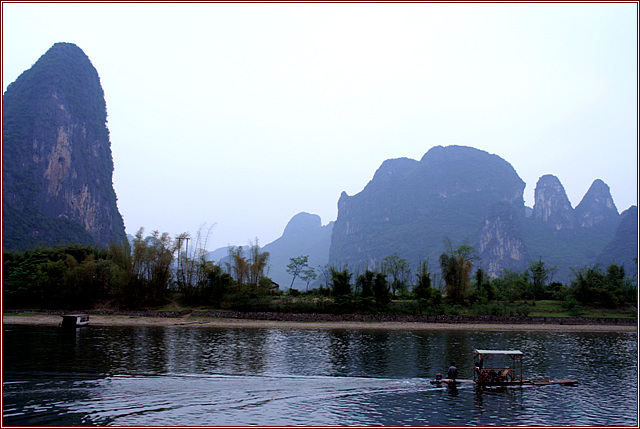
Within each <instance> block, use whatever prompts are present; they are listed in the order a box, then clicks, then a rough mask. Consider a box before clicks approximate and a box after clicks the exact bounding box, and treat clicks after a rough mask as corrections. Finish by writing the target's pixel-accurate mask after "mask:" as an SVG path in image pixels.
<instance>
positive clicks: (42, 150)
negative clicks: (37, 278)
mask: <svg viewBox="0 0 640 429" xmlns="http://www.w3.org/2000/svg"><path fill="white" fill-rule="evenodd" d="M106 123H107V112H106V104H105V100H104V93H103V90H102V87H101V85H100V78H99V76H98V73H97V71H96V69H95V68H94V67H93V65H92V64H91V61H90V60H89V58H88V57H87V56H86V55H85V53H84V52H83V51H82V50H81V49H80V48H79V47H77V46H76V45H74V44H71V43H56V44H54V45H53V46H52V47H51V48H50V49H49V50H48V51H47V52H46V53H45V54H44V55H43V56H42V57H40V59H39V60H38V61H37V62H36V63H35V64H34V65H33V66H32V67H31V68H30V69H29V70H26V71H25V72H23V73H22V74H21V75H20V76H19V77H18V79H17V80H16V81H15V82H13V83H12V84H11V85H9V87H8V88H7V90H6V92H5V94H4V98H3V116H2V125H3V135H2V137H3V146H2V155H3V159H2V179H3V181H2V194H3V207H2V210H3V247H4V248H5V249H7V250H14V251H17V250H24V249H28V248H33V247H35V246H37V245H44V246H52V245H56V244H64V243H77V244H91V245H94V244H97V245H102V246H105V245H108V244H109V243H111V242H122V241H123V240H124V239H125V232H124V223H123V220H122V216H121V215H120V212H119V211H118V207H117V204H116V194H115V191H114V189H113V183H112V175H113V159H112V155H111V143H110V141H109V131H108V129H107V126H106Z"/></svg>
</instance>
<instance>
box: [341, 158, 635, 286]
mask: <svg viewBox="0 0 640 429" xmlns="http://www.w3.org/2000/svg"><path fill="white" fill-rule="evenodd" d="M524 186H525V184H524V182H523V181H522V180H521V179H520V177H519V176H518V175H517V173H516V172H515V170H514V169H513V167H512V166H511V165H510V164H509V163H508V162H507V161H505V160H503V159H502V158H500V157H499V156H497V155H490V154H488V153H487V152H484V151H481V150H477V149H474V148H470V147H461V146H447V147H440V146H438V147H434V148H432V149H430V150H429V151H428V152H427V153H426V154H425V155H424V157H423V158H422V159H421V160H420V161H415V160H411V159H407V158H400V159H391V160H387V161H385V162H383V163H382V165H381V166H380V168H379V169H378V170H377V171H376V172H375V174H374V176H373V178H372V180H371V181H370V182H369V183H368V184H367V186H366V187H365V188H364V189H363V190H362V191H361V192H360V193H358V194H356V195H353V196H348V195H347V194H346V193H344V192H343V193H342V195H341V197H340V200H339V201H338V218H337V220H336V222H335V225H334V228H333V235H332V239H331V249H330V252H329V261H330V263H332V264H337V265H338V266H342V265H348V266H349V267H350V268H351V269H352V270H359V269H362V268H365V267H368V268H379V267H380V263H381V262H382V260H383V259H384V258H385V257H386V256H389V255H391V254H393V253H397V254H398V255H399V256H401V257H403V258H405V259H407V260H409V262H411V263H412V265H413V267H415V266H416V263H417V262H418V261H420V260H425V259H426V260H429V261H430V264H431V267H432V269H434V270H435V271H437V270H438V268H437V267H438V258H439V256H440V254H442V252H444V251H445V246H444V245H443V241H444V239H445V238H449V240H450V241H451V243H452V244H453V246H454V247H456V246H458V245H461V244H467V245H470V246H473V247H474V248H475V249H476V250H477V251H478V254H479V256H480V258H481V259H480V260H479V261H477V262H476V264H475V266H476V268H483V269H484V270H485V271H486V272H487V273H488V274H489V275H490V276H498V275H500V274H501V272H502V270H504V269H513V270H518V271H523V270H524V269H525V268H526V267H527V266H528V265H529V264H530V262H531V261H532V260H538V259H541V260H542V261H544V262H545V263H546V264H547V265H548V266H549V267H557V269H558V271H557V273H556V275H555V277H554V280H558V281H562V282H566V281H568V280H569V279H570V277H571V274H572V271H571V269H572V268H573V267H581V266H590V265H593V264H595V263H596V262H597V261H596V258H597V257H598V255H599V254H601V253H602V252H603V249H604V248H605V246H607V244H608V243H610V242H611V241H612V239H613V237H614V233H615V230H616V228H617V227H618V225H619V224H620V223H621V222H620V215H619V214H618V211H617V208H616V206H615V204H614V203H613V198H612V197H611V193H610V190H609V187H608V186H607V185H606V184H605V183H604V182H603V181H602V180H599V179H597V180H595V181H594V182H593V184H592V185H591V187H590V188H589V191H588V192H587V193H586V194H585V195H584V197H583V198H582V201H581V202H580V204H578V206H577V207H576V208H575V209H574V208H573V207H572V205H571V202H570V201H569V199H568V198H567V194H566V192H565V189H564V187H563V186H562V183H561V182H560V180H559V179H558V178H557V177H555V176H553V175H550V174H547V175H544V176H542V177H541V178H540V179H539V180H538V183H537V184H536V188H535V204H534V207H533V209H530V213H529V214H525V213H526V208H525V207H524V202H523V190H524ZM628 223H629V225H628V226H627V227H625V228H624V231H631V230H634V231H635V235H634V236H637V226H636V225H635V224H631V223H630V222H628ZM627 235H628V234H627ZM620 242H621V241H620V240H618V241H615V242H614V244H612V245H611V246H614V247H615V246H616V243H620ZM611 246H610V247H611ZM615 248H619V249H627V250H625V251H624V252H622V251H621V252H622V253H624V254H625V255H626V256H624V255H622V254H620V255H618V256H617V258H618V259H620V260H624V261H629V260H631V259H632V258H633V257H635V256H634V255H635V252H631V251H628V248H630V246H629V245H627V244H625V245H621V246H617V247H615ZM607 252H608V254H610V253H611V252H610V251H609V250H608V251H607ZM625 252H626V253H625Z"/></svg>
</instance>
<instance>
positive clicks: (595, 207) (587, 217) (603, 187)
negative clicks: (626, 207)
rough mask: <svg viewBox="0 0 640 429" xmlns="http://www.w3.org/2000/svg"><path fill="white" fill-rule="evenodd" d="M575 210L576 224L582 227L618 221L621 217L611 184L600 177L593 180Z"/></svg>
mask: <svg viewBox="0 0 640 429" xmlns="http://www.w3.org/2000/svg"><path fill="white" fill-rule="evenodd" d="M574 212H575V219H576V224H577V225H578V226H580V227H582V228H592V227H594V226H596V225H600V224H606V223H612V222H613V223H617V222H618V221H619V218H620V216H619V214H618V209H617V208H616V205H615V204H614V202H613V197H611V191H610V189H609V186H608V185H607V184H606V183H604V182H603V181H602V180H600V179H596V180H594V181H593V183H592V184H591V187H590V188H589V190H588V191H587V193H586V194H585V195H584V197H583V198H582V201H580V204H578V205H577V206H576V209H575V211H574Z"/></svg>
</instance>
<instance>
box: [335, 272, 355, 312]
mask: <svg viewBox="0 0 640 429" xmlns="http://www.w3.org/2000/svg"><path fill="white" fill-rule="evenodd" d="M331 281H332V283H333V290H332V295H333V300H334V303H335V307H336V310H337V311H338V312H339V313H348V312H350V311H351V273H350V272H349V270H348V269H346V268H345V269H344V270H342V271H338V270H336V269H335V268H331Z"/></svg>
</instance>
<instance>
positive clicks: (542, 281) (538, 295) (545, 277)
mask: <svg viewBox="0 0 640 429" xmlns="http://www.w3.org/2000/svg"><path fill="white" fill-rule="evenodd" d="M556 271H558V269H557V268H556V267H553V268H547V267H546V266H545V263H544V262H542V259H539V260H537V261H531V262H530V263H529V267H528V268H527V270H526V272H525V274H526V275H527V276H528V277H529V279H530V282H529V286H530V288H529V289H530V291H529V295H530V296H529V297H530V298H533V299H545V298H547V295H548V294H547V288H548V285H549V283H550V282H551V280H552V279H553V274H554V273H555V272H556Z"/></svg>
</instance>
